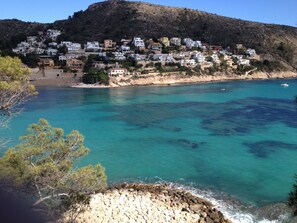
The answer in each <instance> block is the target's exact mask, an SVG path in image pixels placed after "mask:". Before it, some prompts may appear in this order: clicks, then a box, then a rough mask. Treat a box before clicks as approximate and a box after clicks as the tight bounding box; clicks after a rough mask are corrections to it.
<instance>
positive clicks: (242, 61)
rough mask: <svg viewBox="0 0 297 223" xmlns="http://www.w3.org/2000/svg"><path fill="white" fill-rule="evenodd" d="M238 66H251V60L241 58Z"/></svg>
mask: <svg viewBox="0 0 297 223" xmlns="http://www.w3.org/2000/svg"><path fill="white" fill-rule="evenodd" d="M237 64H238V65H244V66H250V60H248V59H243V58H241V59H239V60H238V61H237Z"/></svg>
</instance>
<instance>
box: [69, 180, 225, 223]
mask: <svg viewBox="0 0 297 223" xmlns="http://www.w3.org/2000/svg"><path fill="white" fill-rule="evenodd" d="M66 221H67V217H65V222H66ZM76 221H77V222H92V223H93V222H102V223H105V222H106V223H112V222H114V223H117V222H121V223H136V222H137V223H142V222H143V223H145V222H146V223H150V222H151V223H155V222H158V223H165V222H170V223H175V222H176V223H182V222H184V223H194V222H197V223H230V222H231V221H230V220H227V219H225V218H224V216H223V214H222V213H221V212H220V211H219V210H217V209H216V208H214V207H213V205H212V204H211V203H209V202H208V201H205V200H204V199H201V198H199V197H197V196H195V195H193V194H191V193H189V192H185V191H182V190H179V189H174V188H171V187H169V186H167V185H150V184H122V185H120V186H116V187H114V188H111V189H109V190H108V191H106V192H105V193H100V194H96V195H92V198H91V201H90V207H88V208H86V211H85V212H84V213H81V214H78V216H77V218H76Z"/></svg>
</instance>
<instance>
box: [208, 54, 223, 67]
mask: <svg viewBox="0 0 297 223" xmlns="http://www.w3.org/2000/svg"><path fill="white" fill-rule="evenodd" d="M210 57H211V58H212V61H213V62H214V63H216V64H219V63H221V61H220V58H219V57H218V54H216V53H214V54H212V55H211V56H210Z"/></svg>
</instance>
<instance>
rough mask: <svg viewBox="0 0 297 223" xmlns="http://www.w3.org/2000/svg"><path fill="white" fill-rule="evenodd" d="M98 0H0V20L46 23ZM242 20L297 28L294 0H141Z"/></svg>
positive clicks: (295, 2) (83, 8)
mask: <svg viewBox="0 0 297 223" xmlns="http://www.w3.org/2000/svg"><path fill="white" fill-rule="evenodd" d="M99 1H100V0H48V1H40V0H0V2H2V4H1V7H0V19H13V18H15V19H19V20H23V21H30V22H43V23H50V22H54V21H55V20H60V19H67V18H68V16H69V15H73V13H74V12H77V11H80V10H85V9H87V7H88V6H89V5H90V4H92V3H95V2H99ZM145 1H146V2H150V3H155V4H160V5H167V6H177V7H186V8H192V9H198V10H201V11H206V12H211V13H215V14H218V15H223V16H228V17H232V18H239V19H244V20H250V21H256V22H264V23H273V24H282V25H289V26H295V27H297V0H248V1H243V0H145Z"/></svg>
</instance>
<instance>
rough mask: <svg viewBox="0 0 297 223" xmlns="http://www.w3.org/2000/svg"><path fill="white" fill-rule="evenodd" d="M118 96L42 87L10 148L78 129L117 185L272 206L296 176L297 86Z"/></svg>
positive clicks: (19, 120)
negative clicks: (35, 128) (162, 187)
mask: <svg viewBox="0 0 297 223" xmlns="http://www.w3.org/2000/svg"><path fill="white" fill-rule="evenodd" d="M285 82H287V83H288V84H289V85H290V86H289V87H288V88H284V87H282V86H281V85H280V84H281V83H284V81H280V80H274V81H255V82H230V83H228V82H226V83H210V84H199V85H184V86H169V87H155V86H154V87H133V88H132V87H131V88H116V89H71V88H40V89H39V95H38V96H37V97H35V98H34V99H32V100H31V101H29V102H27V103H26V104H25V110H24V112H23V113H22V114H20V115H19V116H17V117H16V118H14V119H13V120H12V122H11V126H10V128H9V129H6V130H4V131H2V132H1V135H4V137H10V139H11V142H10V145H14V144H16V143H17V138H18V137H19V136H21V135H23V134H24V133H25V129H26V128H27V126H28V124H30V123H33V122H37V121H38V119H39V118H46V119H48V120H49V121H50V123H51V124H52V125H53V126H55V127H61V128H64V130H65V132H66V133H69V132H70V131H71V130H72V129H77V130H79V131H80V132H81V133H82V134H83V135H84V136H85V144H86V145H87V146H88V147H89V148H90V149H91V153H90V154H89V155H88V156H87V157H85V158H84V159H83V160H82V161H81V164H87V163H92V164H95V163H101V164H102V165H104V166H105V168H106V171H107V175H108V179H109V182H110V183H115V182H122V181H147V182H154V181H159V180H163V181H169V182H175V183H179V184H182V185H191V186H193V187H199V188H208V189H211V190H213V191H218V192H223V193H226V194H229V195H232V196H234V197H238V198H240V200H242V201H244V202H247V203H251V204H255V205H265V204H269V203H273V202H282V201H285V200H286V198H287V194H288V192H289V190H290V188H291V185H292V183H293V176H294V174H296V173H297V165H296V164H297V137H296V135H297V104H296V103H295V102H294V96H295V95H297V81H296V80H286V81H285Z"/></svg>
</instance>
